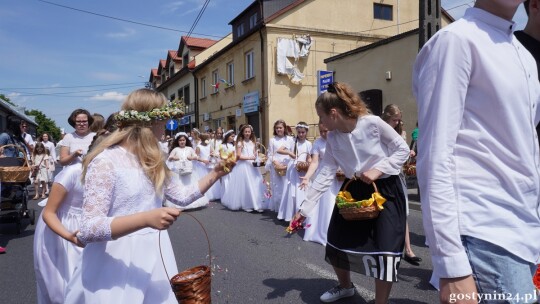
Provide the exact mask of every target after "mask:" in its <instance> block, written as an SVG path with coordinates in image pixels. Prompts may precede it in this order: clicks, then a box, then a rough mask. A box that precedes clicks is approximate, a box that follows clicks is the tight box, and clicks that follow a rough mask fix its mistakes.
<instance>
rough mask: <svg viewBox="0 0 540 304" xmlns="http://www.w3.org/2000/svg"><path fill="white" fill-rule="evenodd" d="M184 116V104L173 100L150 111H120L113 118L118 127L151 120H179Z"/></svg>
mask: <svg viewBox="0 0 540 304" xmlns="http://www.w3.org/2000/svg"><path fill="white" fill-rule="evenodd" d="M182 116H184V102H183V101H178V100H174V101H171V102H169V103H167V104H166V105H164V106H163V107H161V108H155V109H152V110H151V111H145V112H139V111H135V110H122V111H120V112H118V113H117V114H116V115H115V116H114V118H115V119H116V121H117V123H118V124H119V125H127V124H129V123H136V122H142V123H143V124H144V123H145V122H151V121H153V120H166V119H172V118H180V117H182Z"/></svg>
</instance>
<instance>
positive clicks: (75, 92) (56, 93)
mask: <svg viewBox="0 0 540 304" xmlns="http://www.w3.org/2000/svg"><path fill="white" fill-rule="evenodd" d="M134 87H140V86H138V85H137V86H134V85H130V86H121V87H109V88H104V89H98V90H83V91H71V92H52V93H31V92H20V91H12V90H2V89H0V91H8V92H14V93H19V94H28V96H36V95H51V96H58V95H68V94H77V93H88V92H102V91H108V90H116V89H125V88H134Z"/></svg>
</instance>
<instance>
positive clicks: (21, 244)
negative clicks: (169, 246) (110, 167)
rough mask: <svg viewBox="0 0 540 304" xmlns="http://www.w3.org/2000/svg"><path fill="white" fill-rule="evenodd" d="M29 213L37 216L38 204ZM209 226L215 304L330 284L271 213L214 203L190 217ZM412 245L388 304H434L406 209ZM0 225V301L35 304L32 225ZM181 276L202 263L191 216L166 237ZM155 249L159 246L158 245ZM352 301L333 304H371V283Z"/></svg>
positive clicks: (417, 232) (291, 297) (417, 224)
mask: <svg viewBox="0 0 540 304" xmlns="http://www.w3.org/2000/svg"><path fill="white" fill-rule="evenodd" d="M30 208H34V209H36V210H38V211H41V207H38V206H37V202H36V201H31V204H30ZM189 214H192V215H194V216H196V217H197V218H198V219H199V220H200V221H201V222H202V223H203V224H204V226H205V227H206V230H207V232H208V235H209V238H210V242H211V245H212V253H213V257H214V258H213V261H212V268H213V274H214V276H213V277H212V299H213V303H319V300H318V298H319V296H320V294H322V293H323V292H324V291H326V290H327V289H329V288H331V287H333V286H334V284H335V277H334V274H333V272H332V268H331V267H330V265H328V264H327V263H326V262H324V260H323V258H324V247H323V246H321V245H319V244H315V243H311V242H304V241H303V240H302V239H301V233H300V234H294V235H290V236H289V235H286V233H285V231H284V229H285V227H286V223H285V222H282V221H278V220H276V214H275V213H272V212H265V213H263V214H249V213H245V212H233V211H228V210H226V209H224V208H223V207H222V206H221V205H220V204H219V203H211V204H210V205H209V207H207V208H204V209H201V210H196V211H190V212H189ZM409 222H410V227H411V240H412V243H413V248H414V250H415V252H416V254H417V255H418V256H420V257H422V258H423V259H424V261H423V262H422V265H421V266H420V267H415V266H412V265H409V264H408V263H406V262H403V263H402V265H401V268H400V274H399V282H398V283H396V284H394V288H393V291H392V294H391V303H437V293H436V292H435V291H434V290H433V289H432V288H431V287H430V285H429V283H428V280H429V276H430V275H431V270H430V268H431V266H430V259H429V256H428V249H427V248H426V247H425V245H424V236H423V231H422V226H421V214H420V212H419V211H416V210H411V214H410V217H409ZM13 232H14V226H13V225H11V224H2V225H0V246H6V247H7V250H8V253H7V254H4V255H0V286H1V288H0V302H1V303H35V302H36V301H35V297H36V292H35V277H34V272H33V264H32V263H33V257H32V242H33V233H34V226H31V225H29V223H28V221H25V222H24V231H23V232H22V233H21V234H20V235H16V234H13ZM169 232H170V235H171V240H172V242H173V247H174V251H175V253H176V259H177V262H178V268H179V269H181V270H182V269H187V268H189V267H193V266H195V265H201V264H204V263H207V258H206V255H207V248H206V246H207V245H206V241H205V239H204V234H203V232H202V230H201V228H200V227H199V226H198V225H197V223H196V222H195V221H194V220H193V219H192V218H190V217H189V216H181V217H180V218H179V219H178V220H177V222H176V223H175V225H174V226H173V227H172V228H170V230H169ZM156 246H157V244H156ZM353 282H354V283H355V285H356V287H357V291H358V293H357V295H355V296H354V297H353V298H350V299H348V300H343V301H340V302H337V303H368V302H370V301H372V300H373V299H374V293H373V290H374V283H373V280H372V279H369V278H366V277H364V276H361V275H356V274H355V275H353Z"/></svg>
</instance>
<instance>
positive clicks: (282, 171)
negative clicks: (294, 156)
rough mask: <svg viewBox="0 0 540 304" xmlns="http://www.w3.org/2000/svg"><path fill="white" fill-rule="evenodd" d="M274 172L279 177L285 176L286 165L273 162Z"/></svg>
mask: <svg viewBox="0 0 540 304" xmlns="http://www.w3.org/2000/svg"><path fill="white" fill-rule="evenodd" d="M272 164H273V165H274V170H275V171H276V173H277V174H278V175H279V176H285V175H286V174H287V165H286V164H284V163H280V162H278V161H273V162H272Z"/></svg>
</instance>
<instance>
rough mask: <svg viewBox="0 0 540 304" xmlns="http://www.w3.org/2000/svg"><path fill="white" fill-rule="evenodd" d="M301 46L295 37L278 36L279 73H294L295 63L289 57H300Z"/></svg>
mask: <svg viewBox="0 0 540 304" xmlns="http://www.w3.org/2000/svg"><path fill="white" fill-rule="evenodd" d="M299 53H300V48H299V46H298V44H297V43H296V42H295V41H294V40H293V39H287V38H278V43H277V72H278V74H287V75H291V74H292V73H293V68H294V64H292V63H291V61H290V60H289V58H287V57H292V58H294V59H298V54H299Z"/></svg>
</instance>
